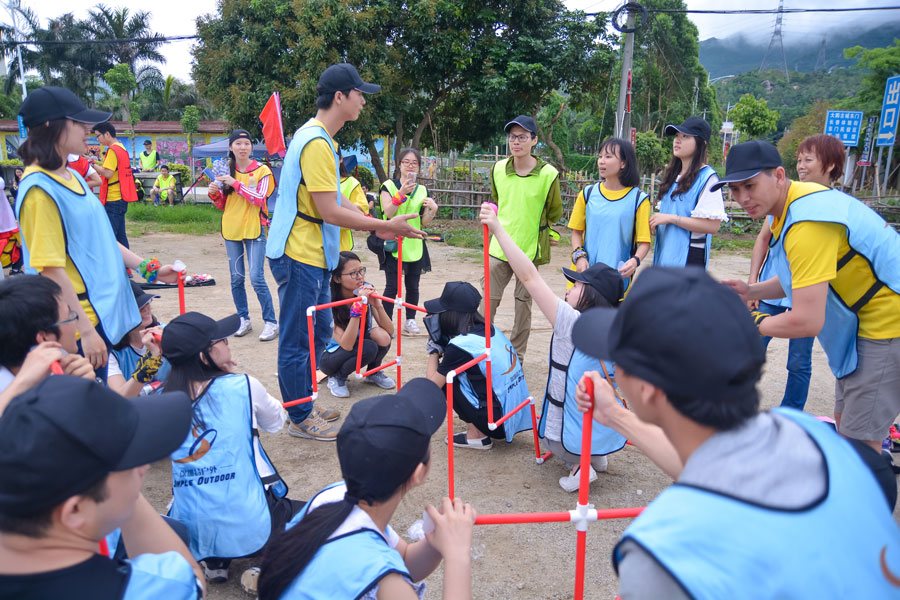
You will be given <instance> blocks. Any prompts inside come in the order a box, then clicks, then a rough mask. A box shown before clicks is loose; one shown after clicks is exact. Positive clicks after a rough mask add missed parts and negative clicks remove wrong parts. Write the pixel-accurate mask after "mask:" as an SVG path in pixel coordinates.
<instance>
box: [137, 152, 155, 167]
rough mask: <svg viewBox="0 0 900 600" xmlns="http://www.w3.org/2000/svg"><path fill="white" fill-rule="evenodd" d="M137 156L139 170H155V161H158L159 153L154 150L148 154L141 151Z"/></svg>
mask: <svg viewBox="0 0 900 600" xmlns="http://www.w3.org/2000/svg"><path fill="white" fill-rule="evenodd" d="M138 156H140V158H141V170H142V171H155V170H156V163H158V162H159V153H158V152H157V151H156V150H154V151H153V152H151V153H150V154H149V155H147V154H144V153H143V152H141V153H140V154H139V155H138Z"/></svg>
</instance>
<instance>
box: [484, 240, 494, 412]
mask: <svg viewBox="0 0 900 600" xmlns="http://www.w3.org/2000/svg"><path fill="white" fill-rule="evenodd" d="M481 236H482V245H483V246H484V343H485V348H486V352H487V354H490V353H491V263H490V252H489V248H490V240H491V235H490V233H488V226H487V225H483V226H482V234H481ZM485 367H486V368H485V379H487V382H486V385H487V418H488V426H490V425H494V424H495V423H494V388H493V380H492V378H491V361H490V360H488V362H487V365H485Z"/></svg>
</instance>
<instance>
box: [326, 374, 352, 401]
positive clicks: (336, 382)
mask: <svg viewBox="0 0 900 600" xmlns="http://www.w3.org/2000/svg"><path fill="white" fill-rule="evenodd" d="M328 391H329V392H331V395H332V396H334V397H335V398H349V397H350V390H348V389H347V379H346V378H344V379H338V378H337V377H329V378H328Z"/></svg>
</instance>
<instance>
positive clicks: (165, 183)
mask: <svg viewBox="0 0 900 600" xmlns="http://www.w3.org/2000/svg"><path fill="white" fill-rule="evenodd" d="M153 187H155V188H159V190H160V192H159V198H160V200H168V198H169V192H167V191H166V190H167V189H168V188H172V189H173V190H174V189H175V176H174V175H172V174H171V173H169V176H168V177H163V176H162V175H161V174H160V175H157V176H156V181H154V182H153Z"/></svg>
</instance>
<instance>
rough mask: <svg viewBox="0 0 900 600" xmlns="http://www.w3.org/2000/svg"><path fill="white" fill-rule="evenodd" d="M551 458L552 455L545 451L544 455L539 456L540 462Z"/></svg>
mask: <svg viewBox="0 0 900 600" xmlns="http://www.w3.org/2000/svg"><path fill="white" fill-rule="evenodd" d="M551 456H553V453H552V452H550V451H549V450H547V451H546V452H545V453H544V455H543V456H541V462H544V461H545V460H547V459H548V458H550V457H551Z"/></svg>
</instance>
